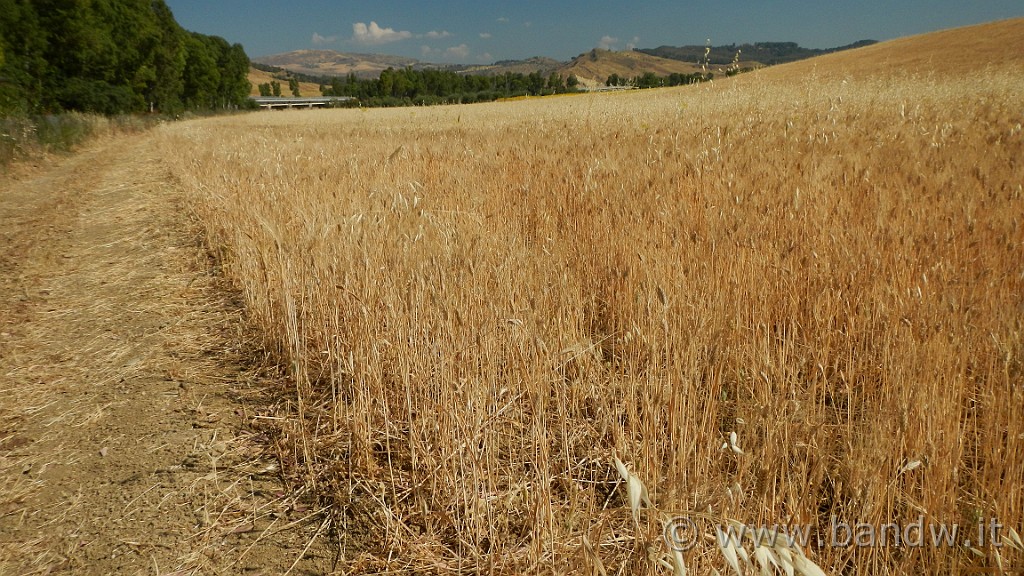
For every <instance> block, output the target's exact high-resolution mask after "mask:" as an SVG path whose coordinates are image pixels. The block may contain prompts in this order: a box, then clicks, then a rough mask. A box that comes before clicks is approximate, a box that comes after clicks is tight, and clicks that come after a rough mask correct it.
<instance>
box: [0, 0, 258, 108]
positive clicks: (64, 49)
mask: <svg viewBox="0 0 1024 576" xmlns="http://www.w3.org/2000/svg"><path fill="white" fill-rule="evenodd" d="M248 69H249V59H248V57H247V56H246V55H245V51H244V50H243V49H242V47H241V46H240V45H238V44H235V45H233V46H232V45H230V44H228V42H227V41H225V40H224V39H222V38H217V37H214V36H204V35H201V34H194V33H189V32H186V31H185V30H182V29H181V27H180V26H179V25H178V23H177V22H175V20H174V16H173V15H172V14H171V11H170V9H168V7H167V5H166V4H165V3H164V1H163V0H90V1H82V0H0V114H30V113H39V112H60V111H69V110H77V111H85V112H97V113H102V114H118V113H125V112H142V111H150V110H152V111H158V112H161V113H164V114H177V113H179V112H181V111H183V110H185V109H186V108H187V109H197V110H209V109H219V108H236V107H238V106H242V105H244V104H245V102H246V100H247V96H248V93H249V83H248V79H247V75H248Z"/></svg>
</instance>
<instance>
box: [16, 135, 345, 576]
mask: <svg viewBox="0 0 1024 576" xmlns="http://www.w3.org/2000/svg"><path fill="white" fill-rule="evenodd" d="M153 140H154V136H153V134H152V133H150V134H144V135H139V136H132V137H123V138H119V139H114V140H108V141H105V142H99V143H96V144H94V145H92V146H90V147H89V148H88V149H86V150H84V151H82V152H80V153H78V154H76V155H74V156H71V157H67V158H62V159H58V160H56V161H55V162H54V163H53V164H52V165H50V166H48V167H47V168H44V169H38V170H36V171H35V173H34V174H23V175H22V176H21V177H11V176H8V177H4V178H3V179H2V180H0V574H48V573H61V572H70V573H75V574H200V573H202V574H217V573H223V574H279V573H283V572H285V571H287V570H289V569H290V568H292V564H293V563H294V562H295V560H296V559H297V558H299V557H300V556H301V555H302V552H303V550H304V549H305V547H306V543H307V542H309V540H310V537H311V534H312V533H313V532H314V531H315V529H316V524H315V522H311V521H309V520H306V521H304V520H303V518H304V517H307V516H311V513H313V512H315V511H313V510H309V509H308V508H306V507H303V506H301V505H298V504H295V502H294V500H292V499H289V498H286V497H284V496H283V488H282V485H281V484H280V482H279V481H278V479H277V475H276V469H275V465H274V462H273V460H269V459H267V458H263V457H261V454H260V453H261V451H262V450H263V449H264V448H265V444H266V438H261V437H259V434H258V432H256V431H254V430H253V427H252V426H251V425H250V424H251V423H253V422H257V423H258V422H259V420H258V418H256V417H255V411H257V410H258V409H259V408H258V404H257V403H253V402H245V401H242V400H240V397H241V396H245V394H248V393H249V392H251V391H252V388H253V386H251V379H250V377H249V374H248V373H247V372H245V371H244V370H242V369H241V368H240V367H239V360H240V354H239V352H238V350H237V347H238V343H239V341H240V338H239V336H238V330H239V329H238V326H239V325H240V321H239V307H238V305H237V304H235V303H233V302H231V301H230V297H229V296H228V295H227V293H226V292H224V291H222V290H219V289H218V288H217V286H216V278H215V277H214V276H213V275H212V274H211V273H210V270H209V264H208V263H207V261H206V257H205V254H204V253H203V251H202V249H201V248H200V246H199V243H198V241H197V239H196V237H195V234H194V227H193V225H192V223H190V222H189V221H188V219H187V217H186V216H185V215H184V213H185V211H184V210H182V207H181V206H180V198H179V195H178V194H177V193H176V192H175V190H174V188H173V186H171V185H170V184H169V183H168V181H167V178H166V173H165V171H163V170H162V169H161V166H160V162H159V157H158V156H157V154H156V151H155V149H156V148H155V144H154V142H153ZM314 517H315V516H314ZM307 556H308V555H307ZM313 556H314V557H313V558H312V559H311V560H304V561H302V562H301V563H300V564H299V565H298V566H296V567H295V568H294V569H293V570H292V572H291V573H292V574H299V573H306V572H314V573H322V572H323V571H324V570H327V569H329V564H326V562H327V560H326V559H325V558H323V557H322V555H317V554H314V555H313Z"/></svg>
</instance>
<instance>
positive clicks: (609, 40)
mask: <svg viewBox="0 0 1024 576" xmlns="http://www.w3.org/2000/svg"><path fill="white" fill-rule="evenodd" d="M618 43H619V39H618V38H616V37H614V36H608V35H607V34H605V35H604V36H601V40H600V41H598V43H597V47H598V48H600V49H602V50H614V49H615V45H616V44H618Z"/></svg>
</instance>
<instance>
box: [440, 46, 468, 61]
mask: <svg viewBox="0 0 1024 576" xmlns="http://www.w3.org/2000/svg"><path fill="white" fill-rule="evenodd" d="M444 56H445V58H453V59H458V60H465V59H466V58H469V46H467V45H465V44H459V45H458V46H452V47H450V48H448V49H447V50H445V51H444Z"/></svg>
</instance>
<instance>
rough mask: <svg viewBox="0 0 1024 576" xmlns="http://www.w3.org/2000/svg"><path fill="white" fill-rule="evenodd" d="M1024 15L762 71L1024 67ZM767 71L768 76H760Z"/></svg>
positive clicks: (961, 71)
mask: <svg viewBox="0 0 1024 576" xmlns="http://www.w3.org/2000/svg"><path fill="white" fill-rule="evenodd" d="M1022 38H1024V18H1013V19H1009V20H1000V21H997V22H989V23H986V24H978V25H975V26H966V27H961V28H953V29H949V30H941V31H938V32H931V33H928V34H921V35H917V36H908V37H905V38H897V39H895V40H889V41H887V42H879V43H878V44H873V45H871V46H865V47H864V48H857V49H853V50H848V51H843V52H836V53H834V54H827V55H824V56H819V57H817V58H811V59H808V60H803V61H800V62H794V63H792V64H785V65H781V66H776V67H773V68H771V69H766V70H764V71H762V72H761V74H759V76H761V75H768V76H772V77H774V76H780V77H785V76H789V75H792V74H806V73H810V72H812V71H817V72H820V73H823V74H842V75H851V76H875V75H889V74H921V75H931V76H936V75H953V76H960V75H965V74H970V73H973V72H977V71H978V70H983V69H985V68H986V67H1007V66H1010V67H1017V68H1020V67H1024V50H1022V45H1021V42H1022V41H1021V39H1022ZM762 77H765V76H762Z"/></svg>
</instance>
